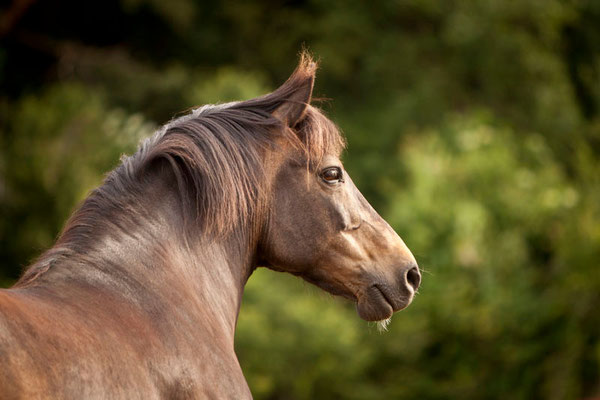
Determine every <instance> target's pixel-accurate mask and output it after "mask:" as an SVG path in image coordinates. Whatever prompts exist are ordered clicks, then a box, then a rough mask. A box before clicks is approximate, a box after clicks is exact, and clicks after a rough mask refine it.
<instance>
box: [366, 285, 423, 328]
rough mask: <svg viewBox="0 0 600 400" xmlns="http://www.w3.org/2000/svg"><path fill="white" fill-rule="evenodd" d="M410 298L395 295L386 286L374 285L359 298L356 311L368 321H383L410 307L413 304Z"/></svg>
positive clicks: (410, 296)
mask: <svg viewBox="0 0 600 400" xmlns="http://www.w3.org/2000/svg"><path fill="white" fill-rule="evenodd" d="M412 297H413V296H412V293H411V294H410V295H409V296H403V295H401V294H395V293H393V292H391V290H390V289H389V288H387V287H386V286H385V285H378V284H375V285H372V286H370V287H369V288H368V289H367V290H366V291H365V293H364V294H363V295H362V296H360V297H359V298H358V301H357V303H356V310H357V312H358V315H359V316H360V317H361V318H362V319H364V320H366V321H382V320H386V319H388V318H390V317H391V316H392V314H394V312H396V311H400V310H403V309H405V308H406V307H408V305H409V304H410V303H411V302H412Z"/></svg>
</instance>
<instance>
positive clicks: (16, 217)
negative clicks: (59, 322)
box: [0, 0, 600, 399]
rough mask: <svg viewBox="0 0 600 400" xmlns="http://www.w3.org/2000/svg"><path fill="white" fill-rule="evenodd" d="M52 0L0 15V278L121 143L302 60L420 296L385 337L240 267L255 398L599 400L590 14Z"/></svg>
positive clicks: (431, 2) (553, 8)
mask: <svg viewBox="0 0 600 400" xmlns="http://www.w3.org/2000/svg"><path fill="white" fill-rule="evenodd" d="M57 4H58V3H56V4H55V2H52V1H49V2H37V3H35V4H34V5H33V6H31V8H30V9H29V10H27V11H26V12H25V14H24V16H23V17H22V20H21V21H17V22H18V23H16V24H14V25H10V24H5V23H4V22H3V26H6V27H8V28H6V29H8V31H7V32H6V34H5V36H4V37H3V41H2V43H1V46H0V85H1V86H2V91H0V93H1V94H0V129H1V131H2V135H1V136H0V213H1V215H0V260H1V264H0V285H3V286H9V285H10V283H12V282H13V281H14V280H15V279H16V278H17V277H18V275H19V273H20V269H21V267H23V266H24V265H26V264H27V263H28V262H29V261H31V259H32V258H33V257H35V256H36V255H38V254H39V253H40V252H41V251H42V250H43V249H45V248H47V247H49V246H51V244H52V242H53V240H54V238H55V237H56V235H57V234H58V232H59V230H60V227H61V226H62V224H63V223H64V221H65V220H66V218H67V217H68V215H69V213H70V212H71V211H72V210H73V209H74V207H76V204H77V203H78V202H79V201H80V200H81V199H83V198H84V197H85V195H86V193H87V192H88V191H89V190H90V189H92V188H93V187H95V186H97V185H98V184H99V183H100V182H101V180H102V177H103V175H104V173H105V172H107V171H108V170H110V169H112V168H114V167H115V166H116V165H117V163H118V159H119V156H120V154H122V153H124V152H125V153H130V152H132V151H133V150H134V149H135V143H136V142H137V141H138V140H139V138H141V137H143V136H146V135H148V134H149V133H150V132H151V131H152V130H153V129H154V127H155V126H157V125H158V124H161V123H164V122H166V121H167V120H168V119H170V118H171V117H172V116H174V115H176V114H177V113H180V112H182V111H184V110H186V109H189V108H190V107H193V106H195V105H201V104H203V103H212V102H227V101H231V100H237V99H244V98H251V97H254V96H257V95H260V94H263V93H266V92H268V91H269V90H271V89H273V88H274V87H276V85H277V84H279V83H281V82H282V81H283V80H284V79H285V78H286V77H287V75H288V74H289V73H290V72H291V70H292V69H293V67H294V63H295V61H296V54H297V53H298V51H299V50H300V48H301V47H302V44H305V45H306V46H307V47H308V48H309V49H311V50H312V51H313V52H314V53H315V55H316V56H317V57H318V58H320V59H321V69H320V70H319V74H318V79H317V87H316V96H317V97H326V98H331V99H332V100H333V101H332V102H329V101H324V102H323V104H322V105H323V107H324V108H325V109H327V110H328V111H329V113H330V114H331V116H332V118H333V119H334V120H336V121H337V122H338V123H339V124H340V126H341V127H342V129H343V130H344V131H345V133H346V135H347V136H348V141H349V144H350V147H349V151H348V153H347V154H346V155H345V165H346V167H347V169H348V171H349V172H350V173H351V174H352V176H353V179H354V181H355V182H356V183H357V185H358V187H359V188H360V189H361V190H362V191H363V193H364V194H365V195H366V197H367V198H368V199H369V200H370V201H371V202H372V204H374V205H375V206H376V208H377V209H378V210H380V211H381V213H382V215H383V216H384V217H385V218H386V219H387V220H388V221H389V222H390V223H391V224H392V226H393V227H394V228H395V229H396V230H397V231H398V232H399V233H400V234H401V236H402V237H403V238H404V239H405V241H406V242H407V244H408V246H409V247H410V248H411V249H412V250H413V252H414V253H415V255H416V258H417V260H418V261H419V263H420V265H421V267H422V268H423V269H424V279H423V284H422V288H421V289H420V294H419V295H418V296H417V298H416V300H415V302H414V303H413V305H411V307H409V308H408V309H407V310H405V311H403V312H401V313H399V314H398V315H396V316H395V317H394V320H393V322H392V324H391V327H390V332H388V333H386V334H383V335H380V334H379V333H377V332H376V329H375V328H374V327H372V326H369V325H368V324H366V323H364V322H362V321H361V320H359V319H358V317H357V316H356V313H355V311H354V310H353V307H352V305H351V304H348V303H347V302H345V301H341V300H338V299H332V298H331V297H330V296H327V295H323V293H322V292H321V291H319V290H317V289H314V288H312V287H311V286H308V285H307V284H304V283H302V282H301V281H299V280H298V279H297V278H292V277H289V276H285V275H282V274H276V273H273V272H270V271H263V270H259V271H257V272H256V273H255V274H254V275H253V276H252V278H251V279H250V281H249V283H248V286H247V290H246V293H245V298H244V303H243V307H242V310H241V314H240V317H239V322H238V330H237V336H236V349H237V352H238V354H239V358H240V362H241V364H242V367H243V369H244V371H245V374H246V376H247V378H248V381H249V383H250V386H251V389H252V391H253V393H254V394H255V397H256V398H264V399H309V398H310V399H312V398H319V399H327V398H332V399H333V398H348V399H372V398H398V399H404V398H405V399H413V398H423V399H447V398H467V399H479V398H510V399H513V398H514V399H536V398H547V399H580V398H588V397H589V398H591V397H594V396H596V397H597V396H600V386H599V382H600V313H599V312H598V310H597V308H598V307H597V305H598V304H600V274H599V273H598V267H600V265H599V263H600V201H598V199H600V161H599V160H600V157H599V156H600V7H599V6H598V2H597V1H593V0H581V1H567V2H565V1H558V0H539V1H529V2H507V1H500V0H478V1H475V0H470V1H436V0H408V1H395V2H390V1H382V0H376V1H371V2H360V1H348V2H343V3H341V2H334V1H313V0H309V1H303V2H288V3H286V5H285V6H281V5H277V4H275V3H273V2H259V1H254V2H237V3H236V2H233V3H232V2H222V3H221V2H199V1H193V0H178V1H177V2H169V3H166V2H160V1H155V0H122V1H120V2H100V3H97V5H94V10H93V12H90V11H89V10H87V9H86V10H82V9H79V8H78V7H84V6H82V5H79V3H77V2H72V3H69V7H67V8H68V9H67V8H64V9H60V10H59V11H60V12H59V13H56V10H58V9H59V7H58V5H57ZM81 4H84V3H81ZM85 4H86V5H85V7H90V4H88V3H85ZM88 15H90V16H92V15H93V18H92V17H87V16H88ZM50 16H54V18H50ZM50 20H52V21H55V22H53V23H49V22H48V21H50ZM107 27H109V28H110V29H107ZM3 29H5V28H3ZM32 32H33V34H32Z"/></svg>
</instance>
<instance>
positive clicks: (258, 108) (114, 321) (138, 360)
mask: <svg viewBox="0 0 600 400" xmlns="http://www.w3.org/2000/svg"><path fill="white" fill-rule="evenodd" d="M316 69H317V64H316V62H314V61H313V59H312V58H311V56H310V55H309V54H307V53H303V54H301V56H300V62H299V64H298V66H297V67H296V69H295V71H294V72H293V73H292V75H291V76H290V77H289V79H288V80H287V81H286V82H285V83H284V84H283V85H282V86H280V87H279V88H278V89H276V90H275V91H273V92H272V93H269V94H266V95H263V96H261V97H257V98H254V99H250V100H246V101H239V102H232V103H227V104H219V105H207V106H203V107H200V108H197V109H194V110H193V111H191V112H190V113H189V114H188V115H185V116H182V117H179V118H177V119H174V120H172V121H171V122H169V123H167V124H166V125H164V126H163V127H162V128H160V129H159V130H157V131H156V132H155V134H154V135H153V136H152V137H150V138H147V139H145V141H143V142H142V143H141V144H140V146H139V148H138V150H137V151H136V152H135V154H133V155H132V156H129V157H123V158H122V162H121V164H120V165H119V166H118V167H117V168H116V169H115V170H113V171H112V172H110V173H109V174H108V175H107V176H106V178H105V180H104V182H103V184H102V185H101V186H100V187H98V188H96V189H95V190H93V191H92V192H91V193H90V194H89V196H88V197H87V198H86V199H85V200H84V201H83V202H82V204H81V205H80V207H79V208H78V209H77V210H76V211H75V212H74V213H73V215H72V216H71V217H70V219H69V220H68V221H67V223H66V225H65V227H64V228H63V231H62V233H61V235H60V236H59V238H58V240H57V242H56V243H55V245H54V246H53V247H52V248H50V249H49V250H47V251H46V252H45V253H43V254H42V255H41V256H40V257H39V258H38V259H37V260H36V261H35V262H34V263H33V264H32V265H31V266H30V267H29V268H27V269H26V270H25V272H24V273H23V275H22V276H21V278H20V279H19V280H18V281H17V283H16V284H15V285H14V286H13V287H11V288H9V289H4V290H1V291H0V359H1V360H2V362H1V363H0V393H1V397H2V398H3V399H21V398H22V399H38V398H62V399H98V398H111V399H161V398H169V399H191V398H233V399H244V398H251V397H252V395H251V392H250V389H249V387H248V384H247V383H246V381H245V379H244V375H243V373H242V369H241V367H240V364H239V362H238V359H237V357H236V354H235V351H234V331H235V327H236V320H237V316H238V313H239V309H240V303H241V300H242V293H243V290H244V285H245V284H246V282H247V280H248V279H249V277H250V275H251V274H252V272H253V271H254V270H255V269H256V268H258V267H267V268H270V269H273V270H276V271H282V272H287V273H291V274H293V275H296V276H299V277H301V278H303V279H305V280H306V281H308V282H310V283H312V284H315V285H317V286H318V287H320V288H322V289H324V290H326V291H328V292H330V293H332V294H334V295H340V296H343V297H346V298H348V299H350V300H351V301H353V302H355V303H356V309H357V311H358V315H359V316H360V317H361V318H363V319H364V320H367V321H383V323H385V321H389V318H390V317H391V316H392V314H393V313H394V312H395V311H399V310H401V309H404V308H405V307H407V306H408V305H409V304H410V303H411V301H412V299H413V297H414V294H415V291H416V290H417V288H418V287H419V284H420V282H421V275H420V272H419V268H418V266H417V263H416V261H415V258H414V257H413V255H412V254H411V252H410V250H409V249H408V248H407V246H406V245H405V244H404V242H403V241H402V239H401V238H400V237H399V236H398V234H397V233H396V232H395V231H394V230H393V229H392V228H391V227H390V226H389V225H388V224H387V223H386V222H385V221H384V220H383V218H382V217H380V216H379V214H377V212H376V211H375V210H374V209H373V208H372V207H371V206H370V205H369V203H368V202H367V200H366V199H365V198H364V197H363V195H362V194H361V193H360V192H359V190H358V189H357V188H356V186H355V185H354V183H353V182H352V179H351V178H350V176H349V175H348V173H347V172H346V171H345V170H344V167H343V165H342V163H341V161H340V154H341V152H342V151H343V150H344V148H345V146H346V143H345V139H344V138H343V136H342V134H341V133H340V131H339V129H338V128H337V127H336V125H335V124H334V123H333V122H332V121H331V120H329V119H328V118H327V117H326V116H325V114H324V113H323V112H322V111H321V110H319V109H318V108H317V107H315V106H313V105H311V97H312V91H313V84H314V79H315V73H316Z"/></svg>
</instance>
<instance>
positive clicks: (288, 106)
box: [271, 52, 317, 128]
mask: <svg viewBox="0 0 600 400" xmlns="http://www.w3.org/2000/svg"><path fill="white" fill-rule="evenodd" d="M316 71H317V63H316V62H314V61H313V60H312V58H311V57H310V55H308V53H307V52H303V53H302V55H301V56H300V63H299V64H298V67H296V70H295V71H294V73H293V74H292V76H290V77H289V78H288V80H287V81H286V82H285V83H284V84H283V85H281V86H280V87H279V88H278V89H277V90H275V91H274V92H273V93H271V95H272V96H274V97H276V98H277V99H278V102H279V105H278V106H277V108H276V109H275V110H274V111H273V116H274V117H275V118H277V119H278V120H280V121H281V122H283V123H284V124H286V125H287V126H289V127H290V128H291V127H293V126H294V125H296V124H297V123H298V122H299V121H300V120H301V119H302V118H303V117H304V114H305V113H306V108H307V107H308V105H309V104H310V99H311V96H312V91H313V86H314V83H315V73H316Z"/></svg>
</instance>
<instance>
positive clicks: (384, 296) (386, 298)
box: [373, 284, 396, 311]
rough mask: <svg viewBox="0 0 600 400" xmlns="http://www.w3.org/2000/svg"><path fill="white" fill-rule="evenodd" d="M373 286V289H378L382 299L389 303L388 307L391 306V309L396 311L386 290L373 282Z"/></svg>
mask: <svg viewBox="0 0 600 400" xmlns="http://www.w3.org/2000/svg"><path fill="white" fill-rule="evenodd" d="M373 287H375V289H377V290H378V291H379V293H381V296H383V299H384V300H385V301H386V302H387V303H388V304H389V305H390V307H392V310H394V311H396V307H394V303H393V302H392V300H391V299H390V298H389V297H388V295H387V294H386V292H385V291H384V290H383V289H382V288H381V286H380V285H378V284H375V285H373Z"/></svg>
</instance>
